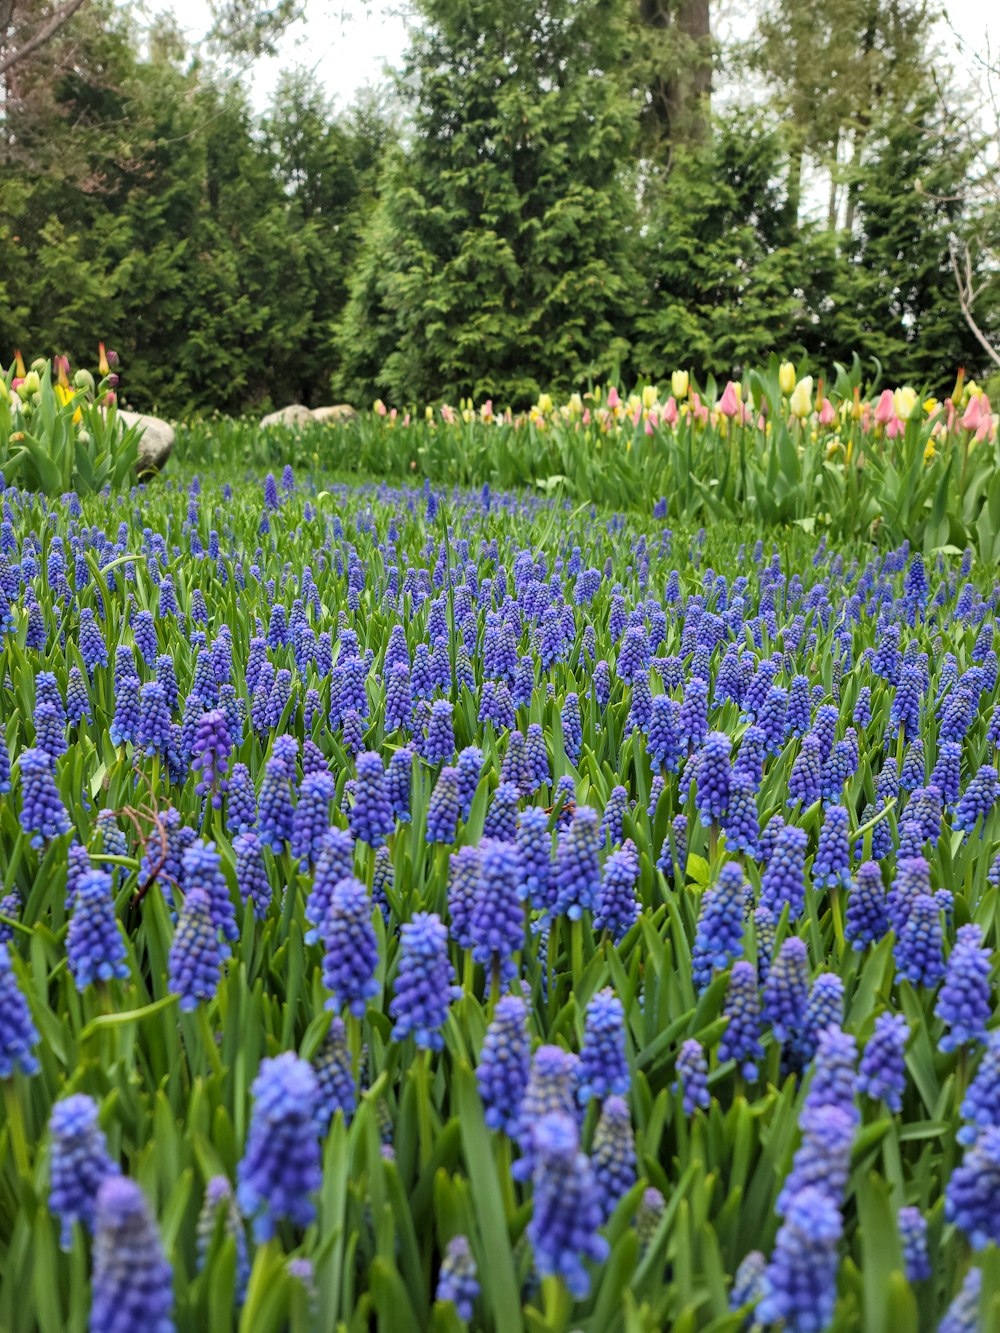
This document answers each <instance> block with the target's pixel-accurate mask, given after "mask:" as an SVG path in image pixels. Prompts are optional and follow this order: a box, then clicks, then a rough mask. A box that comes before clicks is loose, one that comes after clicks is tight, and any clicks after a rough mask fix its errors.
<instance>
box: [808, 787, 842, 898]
mask: <svg viewBox="0 0 1000 1333" xmlns="http://www.w3.org/2000/svg"><path fill="white" fill-rule="evenodd" d="M848 827H849V820H848V814H847V811H846V810H845V808H844V807H843V806H842V805H832V806H829V807H828V808H827V811H826V814H825V816H824V818H823V827H822V828H821V829H820V834H819V845H818V847H817V849H816V855H815V857H814V858H813V864H812V880H813V884H814V885H815V886H816V887H817V888H829V889H834V888H845V889H846V888H849V887H850V883H851V848H850V842H849V841H848Z"/></svg>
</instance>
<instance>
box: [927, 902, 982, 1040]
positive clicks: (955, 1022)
mask: <svg viewBox="0 0 1000 1333" xmlns="http://www.w3.org/2000/svg"><path fill="white" fill-rule="evenodd" d="M982 941H983V932H982V929H981V927H979V926H977V925H974V924H972V925H968V926H962V927H961V928H960V929H959V932H958V935H957V936H956V938H955V947H954V948H953V949H952V951H951V955H950V957H949V959H948V966H947V970H946V972H945V978H944V984H943V985H942V987H941V990H940V991H939V993H938V998H937V1004H936V1005H935V1008H934V1013H935V1015H936V1016H937V1017H938V1018H940V1019H941V1021H942V1022H943V1023H945V1024H946V1025H947V1026H948V1027H950V1028H951V1031H950V1032H946V1033H945V1034H944V1035H943V1036H942V1037H941V1040H940V1041H939V1042H938V1047H939V1048H940V1049H941V1050H942V1051H954V1050H956V1049H957V1048H958V1047H959V1046H962V1045H964V1044H965V1043H966V1042H979V1041H983V1040H985V1038H986V1023H987V1021H988V1019H989V1017H990V1014H991V1013H992V1011H993V1006H992V1003H991V987H990V951H989V949H985V948H983V945H982Z"/></svg>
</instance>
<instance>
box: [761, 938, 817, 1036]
mask: <svg viewBox="0 0 1000 1333" xmlns="http://www.w3.org/2000/svg"><path fill="white" fill-rule="evenodd" d="M808 1001H809V957H808V954H807V952H806V945H805V941H804V940H800V939H799V938H798V936H796V935H793V936H791V937H790V938H789V939H786V940H785V941H784V943H783V944H782V946H781V949H780V951H779V953H778V956H777V958H776V959H775V960H774V962H773V964H772V965H771V969H770V972H769V973H768V976H767V980H766V982H765V983H764V1004H763V1010H764V1018H765V1020H766V1021H767V1022H769V1023H770V1024H771V1030H772V1031H773V1033H774V1035H775V1037H776V1038H777V1040H778V1041H782V1042H784V1041H787V1040H788V1039H789V1038H790V1037H792V1036H793V1035H794V1034H795V1033H796V1032H797V1031H798V1030H799V1028H800V1027H801V1024H802V1020H803V1018H804V1016H805V1010H806V1005H807V1004H808Z"/></svg>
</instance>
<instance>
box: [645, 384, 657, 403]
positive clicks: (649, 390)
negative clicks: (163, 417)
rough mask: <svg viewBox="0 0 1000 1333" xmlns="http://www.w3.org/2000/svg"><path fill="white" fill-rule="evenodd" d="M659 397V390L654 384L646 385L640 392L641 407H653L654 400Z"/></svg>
mask: <svg viewBox="0 0 1000 1333" xmlns="http://www.w3.org/2000/svg"><path fill="white" fill-rule="evenodd" d="M658 397H659V390H658V389H657V387H656V385H655V384H647V385H646V387H645V388H644V389H643V391H642V405H643V407H645V408H647V409H648V408H650V407H655V406H656V400H657V398H658Z"/></svg>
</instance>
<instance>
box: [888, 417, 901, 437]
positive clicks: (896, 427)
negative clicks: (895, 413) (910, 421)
mask: <svg viewBox="0 0 1000 1333" xmlns="http://www.w3.org/2000/svg"><path fill="white" fill-rule="evenodd" d="M905 428H906V422H905V421H900V419H899V417H893V419H892V420H891V421H890V422H889V424H888V425H887V426H886V428H885V433H886V435H888V437H889V439H890V440H894V439H895V438H896V436H897V435H902V433H903V431H904V430H905Z"/></svg>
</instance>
